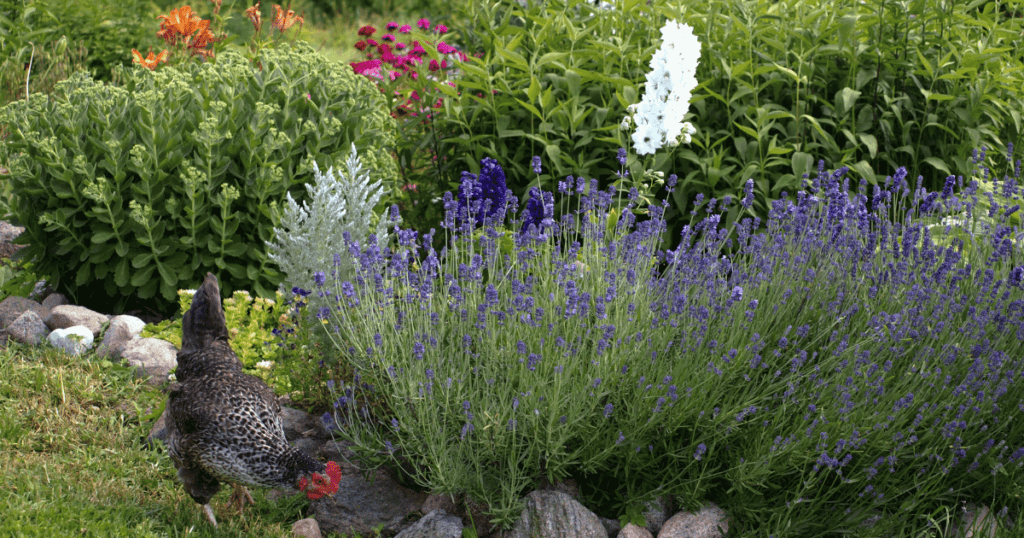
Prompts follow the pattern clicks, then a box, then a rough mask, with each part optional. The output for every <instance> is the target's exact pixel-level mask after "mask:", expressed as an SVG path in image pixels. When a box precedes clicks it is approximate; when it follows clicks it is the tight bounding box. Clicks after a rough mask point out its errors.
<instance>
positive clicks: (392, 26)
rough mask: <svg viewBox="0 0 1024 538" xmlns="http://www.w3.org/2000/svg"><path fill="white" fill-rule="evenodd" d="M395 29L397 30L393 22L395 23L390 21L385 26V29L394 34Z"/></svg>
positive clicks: (396, 24) (395, 23) (396, 25)
mask: <svg viewBox="0 0 1024 538" xmlns="http://www.w3.org/2000/svg"><path fill="white" fill-rule="evenodd" d="M397 28H398V23H397V22H395V21H391V22H389V23H388V24H387V29H388V31H389V32H394V31H395V29H397Z"/></svg>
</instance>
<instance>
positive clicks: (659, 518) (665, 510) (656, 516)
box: [644, 496, 672, 534]
mask: <svg viewBox="0 0 1024 538" xmlns="http://www.w3.org/2000/svg"><path fill="white" fill-rule="evenodd" d="M670 505H671V501H670V499H669V498H668V497H666V496H662V497H658V498H657V499H654V500H653V501H650V502H647V503H646V504H645V505H644V506H645V508H647V509H646V510H645V511H644V521H646V522H647V526H646V528H647V530H649V531H650V532H651V533H652V534H657V533H658V531H660V530H661V527H662V526H663V525H665V522H666V521H668V516H669V511H670V510H671V509H672V507H671V506H670Z"/></svg>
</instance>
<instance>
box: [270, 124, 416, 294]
mask: <svg viewBox="0 0 1024 538" xmlns="http://www.w3.org/2000/svg"><path fill="white" fill-rule="evenodd" d="M345 169H346V171H347V172H342V171H339V172H337V174H335V171H334V167H331V168H330V169H328V170H327V173H321V172H320V168H319V167H318V166H317V165H316V162H315V161H314V162H313V174H314V176H313V179H314V182H313V184H311V185H306V190H308V191H309V197H310V201H311V202H309V203H307V202H303V203H302V205H301V206H300V205H299V204H298V203H296V202H295V199H293V198H292V195H291V193H288V196H287V199H286V201H287V207H285V208H284V214H283V215H282V216H281V228H274V235H275V242H270V241H268V242H267V246H269V247H270V252H269V255H270V258H271V259H273V260H274V261H276V262H277V263H278V265H280V266H281V270H282V271H284V274H285V275H286V278H285V281H284V286H285V287H286V289H291V288H292V287H295V286H298V287H299V288H302V289H304V290H309V291H313V292H314V293H312V294H311V295H310V297H311V298H315V297H316V296H317V294H316V293H315V291H316V289H317V288H316V283H315V282H314V275H315V274H316V272H317V271H321V272H323V273H325V274H326V275H328V276H330V275H331V272H332V271H336V275H337V277H338V278H339V279H340V280H343V281H344V280H348V279H349V278H350V277H351V275H352V274H353V270H354V260H353V259H352V257H351V256H350V255H349V253H348V248H347V247H346V245H345V238H344V234H345V232H350V233H351V234H352V235H351V238H352V240H353V241H357V242H359V243H360V245H363V244H365V241H366V239H367V237H368V235H369V233H370V231H371V229H372V231H373V233H374V234H375V236H376V238H377V246H378V247H380V248H381V249H383V248H384V247H385V246H386V245H387V243H388V239H389V235H388V231H387V229H388V226H390V225H396V224H397V222H396V221H389V220H388V219H387V218H385V217H384V216H378V215H376V214H375V213H374V210H373V208H374V207H375V206H376V205H377V203H378V202H379V201H380V198H381V196H382V195H383V193H384V189H383V188H381V181H380V180H378V181H376V182H371V181H370V174H369V172H367V171H366V170H364V169H363V167H362V164H361V163H360V161H359V155H358V154H357V152H356V146H355V144H353V145H352V152H351V154H349V157H348V159H347V160H346V161H345ZM375 220H376V225H373V222H374V221H375ZM335 254H338V255H339V258H340V260H338V264H337V265H335ZM314 301H315V299H314Z"/></svg>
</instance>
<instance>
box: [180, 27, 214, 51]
mask: <svg viewBox="0 0 1024 538" xmlns="http://www.w3.org/2000/svg"><path fill="white" fill-rule="evenodd" d="M202 22H203V23H205V24H200V26H199V31H198V32H196V33H195V35H194V36H188V37H187V38H185V43H186V45H188V47H190V48H193V49H202V48H206V46H207V45H209V44H210V43H213V42H214V41H216V40H217V38H216V37H214V35H213V32H211V31H210V29H209V27H210V21H202Z"/></svg>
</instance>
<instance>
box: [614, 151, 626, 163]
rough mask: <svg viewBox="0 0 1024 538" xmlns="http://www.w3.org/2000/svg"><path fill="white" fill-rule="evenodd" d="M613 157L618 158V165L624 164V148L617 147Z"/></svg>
mask: <svg viewBox="0 0 1024 538" xmlns="http://www.w3.org/2000/svg"><path fill="white" fill-rule="evenodd" d="M615 158H616V159H618V161H619V164H620V165H622V166H626V148H619V151H618V154H617V155H616V156H615Z"/></svg>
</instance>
